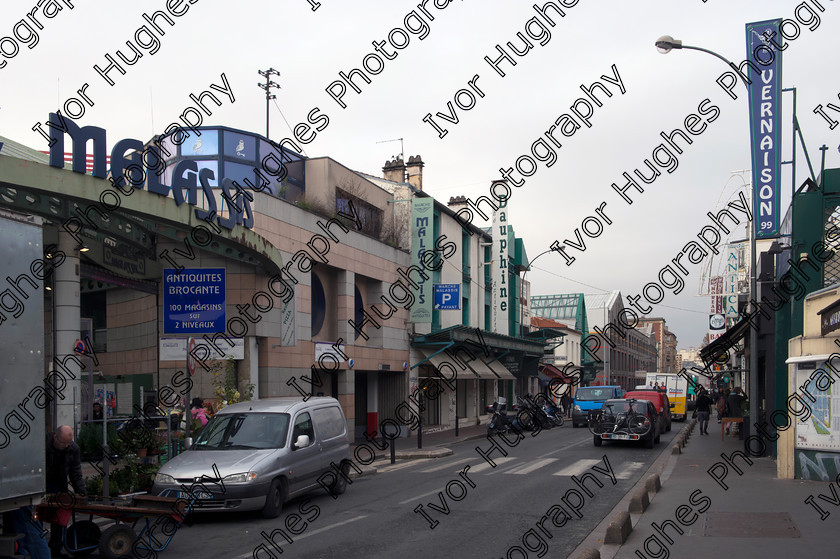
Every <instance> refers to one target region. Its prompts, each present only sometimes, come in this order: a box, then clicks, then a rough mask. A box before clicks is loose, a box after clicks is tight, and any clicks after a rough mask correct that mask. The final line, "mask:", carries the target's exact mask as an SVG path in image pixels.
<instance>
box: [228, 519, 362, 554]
mask: <svg viewBox="0 0 840 559" xmlns="http://www.w3.org/2000/svg"><path fill="white" fill-rule="evenodd" d="M363 518H367V515H362V516H354V517H353V518H348V519H347V520H343V521H341V522H336V523H335V524H330V525H329V526H324V527H323V528H318V529H317V530H312V531H311V532H306V533H305V534H303V535H302V536H296V537H294V538H292V540H293V541H297V540H302V539H303V538H308V537H309V536H314V535H316V534H320V533H321V532H326V531H327V530H332V529H333V528H336V527H338V526H342V525H344V524H350V523H351V522H356V521H357V520H361V519H363ZM262 543H266V542H265V541H263V542H262ZM275 544H276V545H279V546H281V547H282V546H288V545H290V544H289V542H288V541H286V540H284V539H282V538H279V539H278V541H275ZM267 545H268V544H267V543H266V546H267ZM253 556H254V552H253V551H249V552H248V553H243V554H242V555H237V556H236V557H234V558H233V559H247V558H248V557H253Z"/></svg>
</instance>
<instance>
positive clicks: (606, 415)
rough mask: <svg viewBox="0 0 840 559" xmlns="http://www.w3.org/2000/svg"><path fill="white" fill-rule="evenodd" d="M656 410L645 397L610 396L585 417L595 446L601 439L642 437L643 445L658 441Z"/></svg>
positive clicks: (651, 444) (600, 442)
mask: <svg viewBox="0 0 840 559" xmlns="http://www.w3.org/2000/svg"><path fill="white" fill-rule="evenodd" d="M657 418H658V414H657V412H656V408H654V406H653V403H652V402H651V401H649V400H634V399H629V400H625V399H623V398H622V399H612V400H607V401H606V402H604V404H603V405H602V406H601V409H600V410H599V411H598V412H597V413H595V414H593V415H592V417H591V418H590V420H589V429H590V431H592V435H593V437H594V438H593V442H594V444H595V446H601V444H603V442H604V441H644V443H645V446H646V447H647V448H653V445H654V444H655V443H658V442H659V437H660V430H659V421H658V420H657Z"/></svg>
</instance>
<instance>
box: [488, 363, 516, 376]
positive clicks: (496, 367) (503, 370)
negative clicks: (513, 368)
mask: <svg viewBox="0 0 840 559" xmlns="http://www.w3.org/2000/svg"><path fill="white" fill-rule="evenodd" d="M487 366H488V367H490V369H491V370H492V371H493V372H494V373H496V374H497V375H499V378H500V379H502V380H516V377H515V376H513V373H511V372H510V371H509V370H508V368H507V367H505V366H504V365H502V364H501V363H499V362H498V361H490V362H489V363H487Z"/></svg>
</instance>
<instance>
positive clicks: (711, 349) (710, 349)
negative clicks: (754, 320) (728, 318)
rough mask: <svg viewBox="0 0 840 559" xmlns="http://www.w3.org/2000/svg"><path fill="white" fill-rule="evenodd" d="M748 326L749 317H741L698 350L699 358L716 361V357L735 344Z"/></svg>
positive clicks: (744, 333) (704, 360)
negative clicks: (718, 336)
mask: <svg viewBox="0 0 840 559" xmlns="http://www.w3.org/2000/svg"><path fill="white" fill-rule="evenodd" d="M749 328H750V320H749V318H742V319H741V320H739V321H738V322H736V323H735V324H734V325H733V326H731V327H730V328H729V330H727V331H726V332H724V333H723V334H722V335H721V336H720V338H718V339H716V340H715V341H713V342H712V343H710V344H709V345H707V346H706V347H704V348H703V349H701V350H700V359H702V360H703V362H706V363H708V362H709V361H716V360H717V359H716V357H717V356H719V355H722V354H725V353H727V352H728V351H729V348H731V347H734V346H735V344H736V343H737V342H738V340H740V339H741V338H743V337H744V336H745V335H746V334H747V330H749Z"/></svg>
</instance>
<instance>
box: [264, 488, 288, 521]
mask: <svg viewBox="0 0 840 559" xmlns="http://www.w3.org/2000/svg"><path fill="white" fill-rule="evenodd" d="M285 500H286V487H285V485H284V484H283V480H281V479H275V480H274V481H272V482H271V487H269V488H268V495H266V496H265V505H263V509H262V515H263V518H277V517H278V516H280V512H281V511H282V510H283V501H285Z"/></svg>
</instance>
